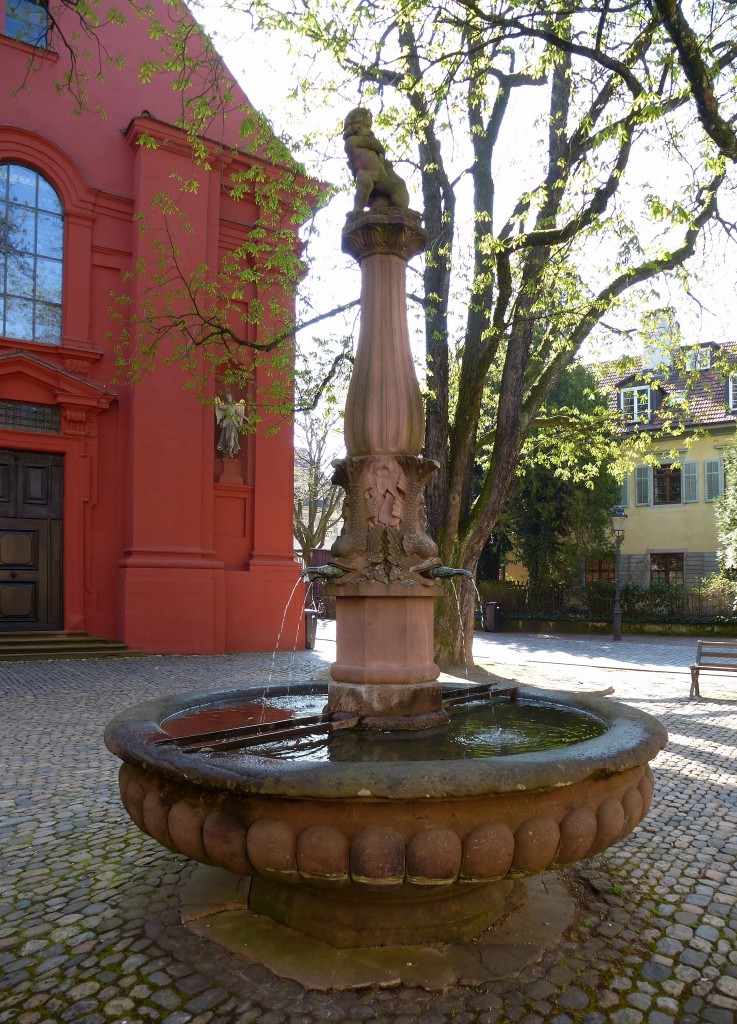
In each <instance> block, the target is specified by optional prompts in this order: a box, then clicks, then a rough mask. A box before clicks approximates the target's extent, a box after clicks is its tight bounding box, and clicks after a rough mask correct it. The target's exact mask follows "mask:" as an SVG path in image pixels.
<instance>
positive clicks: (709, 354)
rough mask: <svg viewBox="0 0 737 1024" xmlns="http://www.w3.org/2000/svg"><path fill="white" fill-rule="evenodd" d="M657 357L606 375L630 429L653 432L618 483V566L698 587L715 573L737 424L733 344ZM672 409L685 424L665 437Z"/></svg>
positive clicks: (630, 575)
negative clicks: (641, 456)
mask: <svg viewBox="0 0 737 1024" xmlns="http://www.w3.org/2000/svg"><path fill="white" fill-rule="evenodd" d="M654 363H655V361H654V360H650V361H648V360H644V361H643V364H642V365H641V366H640V367H638V368H637V369H635V371H634V372H630V373H628V375H627V376H626V377H620V378H615V377H613V376H611V375H608V376H607V377H606V378H605V384H606V385H607V386H608V387H609V388H610V389H611V395H612V404H613V405H614V404H615V403H616V407H617V408H618V409H619V410H620V411H621V413H622V417H623V420H624V429H625V430H626V431H628V432H631V431H638V432H646V433H651V434H652V435H653V438H652V444H651V445H650V453H649V455H648V457H647V460H643V462H642V463H641V464H640V465H636V466H635V467H634V469H633V470H632V471H631V472H630V473H629V474H628V475H627V477H626V478H625V480H624V481H623V484H622V495H621V503H622V505H624V507H625V511H626V512H627V523H626V529H625V535H624V540H623V543H622V549H621V562H620V568H621V573H622V579H623V580H632V582H635V583H639V584H643V585H647V584H648V583H649V582H653V583H654V582H665V583H678V584H681V585H685V586H687V587H694V586H697V585H698V584H699V583H700V582H701V580H703V579H704V578H705V577H707V576H709V575H711V574H712V573H714V572H716V570H717V558H716V548H717V532H716V524H715V519H714V499H715V498H717V497H718V496H719V495H720V494H722V493H723V490H724V465H723V452H724V449H725V448H726V446H727V445H729V444H730V443H731V441H732V439H733V437H734V432H735V426H736V425H737V342H730V343H727V344H723V345H718V344H716V343H710V344H706V345H698V346H690V347H689V346H686V347H684V348H683V349H681V352H680V353H679V354H678V355H677V356H676V357H675V358H674V359H672V360H671V359H669V358H668V357H667V355H666V356H664V354H663V353H662V352H660V353H658V356H657V363H656V364H655V365H654ZM671 415H673V416H675V417H676V420H677V421H678V422H680V423H681V424H682V425H683V426H684V427H685V431H684V432H683V433H682V434H680V435H678V434H674V435H672V436H667V435H666V436H663V431H664V428H666V425H667V423H668V422H669V416H671Z"/></svg>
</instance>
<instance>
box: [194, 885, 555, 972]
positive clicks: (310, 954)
mask: <svg viewBox="0 0 737 1024" xmlns="http://www.w3.org/2000/svg"><path fill="white" fill-rule="evenodd" d="M518 884H519V886H520V887H521V888H523V889H524V890H525V899H524V902H523V903H522V905H521V906H518V907H516V908H515V909H514V910H512V912H511V913H510V914H509V916H508V917H507V919H506V920H505V921H504V923H503V924H502V925H500V926H498V927H495V928H491V929H488V930H487V931H485V932H482V934H481V935H480V936H479V937H478V938H477V939H476V940H474V941H472V942H462V943H461V942H459V943H454V944H446V943H437V944H434V945H427V946H385V947H383V948H381V949H335V948H334V947H332V946H330V945H328V944H327V943H325V942H320V941H319V940H318V939H313V938H310V937H308V936H306V935H300V934H299V933H297V932H294V931H292V930H291V929H289V928H285V927H283V926H282V925H280V924H277V923H275V922H274V921H271V920H270V919H269V918H267V917H262V916H260V915H258V914H252V913H251V912H250V911H249V910H248V888H249V886H248V883H247V881H246V882H245V884H244V880H243V879H242V878H237V877H236V876H235V875H231V874H230V873H229V872H227V871H223V870H222V869H220V868H208V867H204V866H200V867H197V868H196V869H195V870H194V872H193V873H192V875H191V877H190V879H189V881H188V883H187V884H186V885H185V886H183V887H182V889H181V892H180V899H181V919H182V921H183V922H184V924H185V925H186V926H187V927H188V928H189V930H190V931H192V932H193V933H194V934H195V935H200V936H201V937H202V938H205V939H209V940H210V941H211V942H216V943H218V945H220V946H223V947H224V948H225V949H227V950H229V951H230V952H231V953H234V954H235V955H236V956H237V957H239V958H240V959H242V960H247V961H248V962H250V963H258V964H262V965H264V966H265V967H268V969H269V970H271V971H272V972H273V973H274V974H277V975H278V976H279V977H280V978H291V979H292V980H293V981H297V982H299V983H300V984H301V985H303V986H304V987H305V988H308V989H315V990H318V991H328V990H335V991H346V990H349V989H362V988H368V987H370V986H377V987H379V988H394V987H396V986H397V985H410V986H412V985H416V986H417V987H419V988H422V989H424V990H425V991H426V992H438V991H443V990H445V989H446V988H449V987H451V986H455V985H457V984H459V983H461V984H473V985H482V984H484V983H485V982H489V981H498V980H500V979H501V978H508V977H513V976H515V975H517V974H518V973H519V972H520V971H521V970H522V969H523V967H526V966H527V965H528V964H531V963H534V962H537V961H539V960H540V959H541V957H542V955H543V952H544V951H545V950H546V949H552V948H554V947H555V946H557V945H558V944H559V943H560V941H561V940H562V938H563V936H564V935H565V934H566V933H567V932H568V931H569V930H570V928H571V927H572V925H573V922H574V916H575V900H574V897H573V894H572V893H571V891H570V889H569V887H568V886H567V885H566V884H565V880H564V878H563V877H562V876H561V875H554V874H544V875H539V876H536V877H534V878H528V879H525V880H524V881H523V882H520V883H518ZM515 892H516V890H515ZM517 898H519V897H518V896H515V901H516V899H517Z"/></svg>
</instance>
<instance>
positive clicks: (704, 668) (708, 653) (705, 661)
mask: <svg viewBox="0 0 737 1024" xmlns="http://www.w3.org/2000/svg"><path fill="white" fill-rule="evenodd" d="M730 662H731V663H730ZM690 669H691V692H690V694H689V696H690V697H699V696H700V693H699V673H700V672H735V673H737V641H730V640H698V641H697V643H696V661H695V662H694V663H693V665H691V666H690Z"/></svg>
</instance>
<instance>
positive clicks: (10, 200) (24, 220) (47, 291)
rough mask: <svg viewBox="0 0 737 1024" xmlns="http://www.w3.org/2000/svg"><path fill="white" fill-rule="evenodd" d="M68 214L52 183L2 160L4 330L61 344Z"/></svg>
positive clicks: (0, 294) (0, 312)
mask: <svg viewBox="0 0 737 1024" xmlns="http://www.w3.org/2000/svg"><path fill="white" fill-rule="evenodd" d="M63 244H64V218H63V212H62V207H61V202H60V200H59V197H58V195H57V194H56V192H55V191H54V189H53V188H52V187H51V185H50V184H49V183H48V181H46V179H45V178H42V177H41V175H40V174H37V173H36V171H32V170H31V169H30V168H29V167H22V166H21V165H20V164H0V335H3V336H4V337H6V338H17V339H19V340H20V341H36V342H39V343H40V344H42V345H60V344H61V289H62V257H63Z"/></svg>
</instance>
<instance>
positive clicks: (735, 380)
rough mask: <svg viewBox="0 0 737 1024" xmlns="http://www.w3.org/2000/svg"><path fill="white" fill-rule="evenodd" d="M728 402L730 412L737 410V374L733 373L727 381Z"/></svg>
mask: <svg viewBox="0 0 737 1024" xmlns="http://www.w3.org/2000/svg"><path fill="white" fill-rule="evenodd" d="M727 404H728V405H729V409H730V412H737V376H735V375H733V376H731V377H730V378H729V380H728V382H727Z"/></svg>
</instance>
